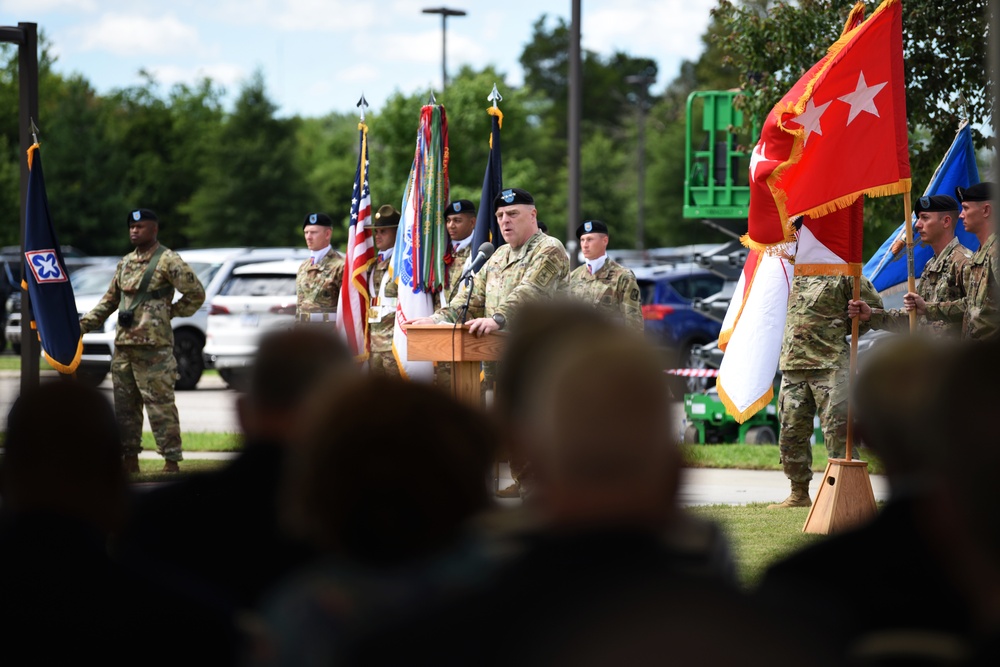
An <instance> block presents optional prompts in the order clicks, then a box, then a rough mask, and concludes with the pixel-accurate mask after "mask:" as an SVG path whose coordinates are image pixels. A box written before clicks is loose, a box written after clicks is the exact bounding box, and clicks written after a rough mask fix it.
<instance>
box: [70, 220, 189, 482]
mask: <svg viewBox="0 0 1000 667" xmlns="http://www.w3.org/2000/svg"><path fill="white" fill-rule="evenodd" d="M158 233H159V220H158V219H157V217H156V214H155V213H153V212H152V211H150V210H149V209H145V208H140V209H137V210H135V211H132V212H130V213H129V215H128V234H129V241H130V242H131V243H132V245H133V246H135V250H134V251H133V252H130V253H129V254H127V255H125V256H124V257H123V258H122V259H121V261H119V262H118V267H117V268H116V269H115V276H114V278H112V279H111V285H110V286H109V287H108V291H107V292H106V293H105V295H104V296H103V297H102V298H101V300H100V302H98V304H97V305H96V306H94V309H93V310H91V311H90V312H89V313H87V314H86V315H84V316H83V317H82V318H81V319H80V331H81V332H82V333H87V332H89V331H94V330H96V329H98V328H100V327H101V326H102V325H103V324H104V321H105V320H107V319H108V316H109V315H111V313H113V312H114V311H115V310H117V311H118V329H117V332H116V333H115V354H114V357H113V358H112V359H111V381H112V383H113V384H114V396H115V415H116V416H117V419H118V427H119V428H120V429H121V435H122V452H123V465H124V468H125V471H126V472H130V473H136V472H139V452H141V451H142V408H143V405H145V406H146V413H147V414H148V415H149V425H150V426H151V427H152V429H153V437H154V438H155V440H156V451H157V452H158V453H159V454H160V456H162V457H163V458H164V459H165V461H164V464H163V472H177V471H178V470H179V466H178V462H179V461H181V460H182V459H183V455H182V453H181V426H180V420H179V418H178V416H177V405H176V404H175V403H174V382H176V381H177V361H176V359H175V358H174V332H173V329H171V327H170V320H171V318H174V317H189V316H191V315H194V313H195V311H197V310H198V307H199V306H201V304H202V303H204V301H205V288H204V287H203V286H202V284H201V282H199V280H198V276H196V275H195V273H194V271H192V270H191V267H190V266H188V265H187V264H186V263H185V262H184V260H183V259H181V258H180V256H179V255H178V254H177V253H175V252H174V251H172V250H170V249H168V248H165V247H164V246H162V245H160V242H159V241H158V240H157V238H156V235H157V234H158ZM174 290H177V291H178V292H180V293H181V298H180V300H178V301H177V303H173V300H174Z"/></svg>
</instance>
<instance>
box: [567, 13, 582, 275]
mask: <svg viewBox="0 0 1000 667" xmlns="http://www.w3.org/2000/svg"><path fill="white" fill-rule="evenodd" d="M581 69H582V68H581V62H580V0H573V14H572V20H571V22H570V30H569V119H568V125H569V137H568V140H569V155H568V165H567V166H568V168H569V169H568V171H569V187H568V192H567V193H566V194H567V204H568V207H567V208H568V210H569V213H568V217H567V219H566V246H567V247H568V248H572V250H571V251H570V257H569V261H570V268H575V267H576V266H577V265H578V261H577V253H576V244H575V243H574V242H573V239H574V237H575V235H576V226H577V225H578V224H580V115H581V113H580V112H581V107H582V106H583V78H582V77H581V76H580V72H581Z"/></svg>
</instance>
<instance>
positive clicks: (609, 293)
mask: <svg viewBox="0 0 1000 667" xmlns="http://www.w3.org/2000/svg"><path fill="white" fill-rule="evenodd" d="M588 269H589V267H588V265H586V264H583V265H581V266H578V267H576V269H574V270H573V273H571V274H570V276H569V291H570V293H571V294H572V295H573V296H574V297H576V298H578V299H581V300H582V301H585V302H586V303H590V304H593V305H594V306H595V307H596V308H597V309H598V310H599V311H601V312H602V313H605V314H607V315H608V316H609V317H611V318H612V319H614V320H615V321H617V322H621V323H624V324H625V325H626V326H628V327H629V328H631V329H635V330H636V331H642V328H643V321H642V301H641V300H640V298H639V285H638V283H636V281H635V274H633V273H632V272H631V271H629V270H628V269H626V268H625V267H623V266H622V265H621V264H619V263H617V262H616V261H614V260H613V259H611V258H607V259H606V260H605V261H604V265H603V266H601V268H599V269H598V270H597V272H596V273H593V274H591V273H590V271H589V270H588Z"/></svg>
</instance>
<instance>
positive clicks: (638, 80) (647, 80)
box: [625, 67, 656, 250]
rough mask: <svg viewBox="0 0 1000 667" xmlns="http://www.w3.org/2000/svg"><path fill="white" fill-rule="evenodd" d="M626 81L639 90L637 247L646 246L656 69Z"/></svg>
mask: <svg viewBox="0 0 1000 667" xmlns="http://www.w3.org/2000/svg"><path fill="white" fill-rule="evenodd" d="M625 83H628V84H630V85H633V86H636V87H637V88H638V89H639V92H638V107H639V120H638V124H637V126H636V143H637V144H638V152H639V158H638V163H639V185H638V188H637V192H636V199H637V201H636V203H637V204H638V210H637V211H636V216H635V249H636V250H643V249H644V248H645V246H646V111H648V109H647V106H648V104H649V87H650V86H651V85H653V84H654V83H656V70H654V69H653V68H651V67H648V68H646V69H645V70H644V71H643V73H642V74H633V75H631V76H627V77H625Z"/></svg>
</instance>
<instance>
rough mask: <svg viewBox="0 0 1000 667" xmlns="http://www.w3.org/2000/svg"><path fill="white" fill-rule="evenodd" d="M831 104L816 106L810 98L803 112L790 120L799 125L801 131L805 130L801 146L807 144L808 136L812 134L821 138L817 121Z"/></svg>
mask: <svg viewBox="0 0 1000 667" xmlns="http://www.w3.org/2000/svg"><path fill="white" fill-rule="evenodd" d="M832 103H833V100H831V101H830V102H824V103H823V104H821V105H819V106H816V102H815V101H814V100H813V98H811V97H810V98H809V101H808V102H806V109H805V111H803V112H802V113H801V114H799V115H798V116H796V117H795V118H793V119H792V120H793V121H795V122H796V123H798V124H799V125H801V126H802V129H803V130H805V133H806V135H805V138H804V139H803V140H802V144H803V145H805V144H807V143H809V135H811V134H813V133H816V134H818V135H820V136H823V128H822V126H820V124H819V119H820V118H821V117H822V116H823V112H824V111H826V108H827V107H828V106H830V105H831V104H832Z"/></svg>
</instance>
